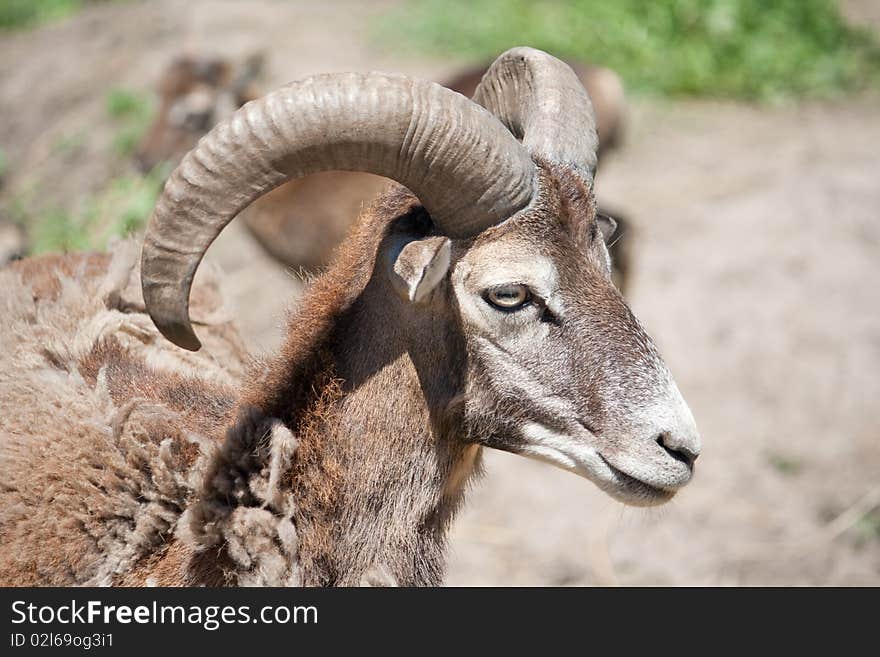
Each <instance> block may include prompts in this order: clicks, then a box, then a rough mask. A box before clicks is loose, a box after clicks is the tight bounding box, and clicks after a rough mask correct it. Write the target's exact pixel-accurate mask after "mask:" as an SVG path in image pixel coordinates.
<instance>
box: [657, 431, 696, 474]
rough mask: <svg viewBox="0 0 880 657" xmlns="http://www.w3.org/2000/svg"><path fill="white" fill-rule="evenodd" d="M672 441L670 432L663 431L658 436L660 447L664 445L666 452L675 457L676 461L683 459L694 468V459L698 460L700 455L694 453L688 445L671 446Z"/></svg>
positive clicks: (683, 461)
mask: <svg viewBox="0 0 880 657" xmlns="http://www.w3.org/2000/svg"><path fill="white" fill-rule="evenodd" d="M671 442H672V441H671V440H670V436H669V434H668V433H661V434H660V435H659V436H657V444H658V445H660V447H662V448H663V449H664V450H666V453H667V454H669V456H671V457H672V458H674V459H675V460H676V461H681V462H682V463H684V464H685V465H686V466H687V467H689V468H693V467H694V461H696V460H697V456H698V455H697V454H694V453H693V452H692V451H690V450H689V449H687V448H686V447H670V446H669V443H671Z"/></svg>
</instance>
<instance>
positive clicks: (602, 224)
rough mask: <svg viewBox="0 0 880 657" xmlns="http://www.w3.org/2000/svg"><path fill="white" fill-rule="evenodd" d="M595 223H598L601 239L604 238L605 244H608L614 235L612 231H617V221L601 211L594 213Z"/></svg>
mask: <svg viewBox="0 0 880 657" xmlns="http://www.w3.org/2000/svg"><path fill="white" fill-rule="evenodd" d="M596 223H597V224H598V225H599V232H600V233H602V239H604V240H605V244H608V243H609V240H610V239H611V238H612V237H614V233H616V232H617V221H616V220H614V219H612V218H611V217H609V216H608V215H607V214H605V213H603V212H598V213H596Z"/></svg>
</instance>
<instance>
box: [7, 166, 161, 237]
mask: <svg viewBox="0 0 880 657" xmlns="http://www.w3.org/2000/svg"><path fill="white" fill-rule="evenodd" d="M167 173H168V171H167V169H165V168H159V167H157V169H155V170H154V171H151V172H150V173H148V174H146V175H141V174H138V173H124V174H120V175H119V176H116V177H114V178H113V179H111V180H110V181H109V182H108V183H107V185H106V186H105V187H104V188H103V189H101V190H100V191H99V192H97V193H96V194H93V195H91V196H89V197H88V198H86V199H85V200H84V202H83V203H82V204H81V205H80V206H79V207H77V208H76V209H73V210H70V209H62V208H59V207H57V206H49V207H45V206H42V205H41V204H40V203H38V202H37V191H36V190H30V191H28V192H26V193H24V194H21V195H20V196H19V197H18V198H16V199H15V201H14V202H13V203H12V206H11V207H10V210H9V213H10V215H11V216H12V218H13V219H14V220H15V221H16V222H18V223H20V224H21V225H22V226H24V227H25V230H26V231H27V234H28V238H29V245H30V249H29V253H30V254H39V253H48V252H54V251H76V250H91V249H96V250H100V249H104V248H106V246H107V243H108V242H109V241H110V240H111V239H112V238H114V237H119V236H126V235H130V234H132V233H134V232H136V231H139V230H140V229H142V228H143V227H144V226H145V225H146V223H147V219H149V217H150V213H151V212H152V211H153V205H154V204H155V202H156V198H157V196H158V195H159V192H160V191H161V189H162V183H163V181H164V180H165V176H166V175H167Z"/></svg>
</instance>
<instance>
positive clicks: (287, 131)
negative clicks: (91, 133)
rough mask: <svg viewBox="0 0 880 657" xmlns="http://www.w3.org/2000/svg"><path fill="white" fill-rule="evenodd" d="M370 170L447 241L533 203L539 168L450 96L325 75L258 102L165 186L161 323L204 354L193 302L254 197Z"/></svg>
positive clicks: (158, 297) (149, 250) (370, 78)
mask: <svg viewBox="0 0 880 657" xmlns="http://www.w3.org/2000/svg"><path fill="white" fill-rule="evenodd" d="M329 170H348V171H365V172H369V173H374V174H378V175H381V176H386V177H388V178H391V179H393V180H396V181H398V182H399V183H401V184H403V185H404V186H406V187H407V188H409V189H410V190H411V191H412V192H413V193H414V194H415V195H416V196H417V197H418V198H419V200H420V201H421V203H422V204H423V205H424V206H425V208H426V209H427V210H428V212H429V213H430V215H431V217H432V219H433V221H434V223H435V224H436V226H437V227H438V229H439V230H441V231H443V232H444V233H446V234H447V235H449V236H450V237H467V236H471V235H474V234H476V233H479V232H480V231H482V230H483V229H485V228H486V227H488V226H491V225H494V224H497V223H500V222H501V221H504V220H505V219H507V218H508V217H510V216H511V215H513V214H514V213H516V212H517V211H518V210H520V209H522V208H523V207H525V206H526V205H528V204H529V202H530V201H531V200H532V197H533V196H534V194H535V186H536V169H535V165H534V163H533V162H532V160H531V158H530V156H529V154H528V152H527V151H526V149H524V148H523V147H522V145H521V144H519V143H518V142H517V140H516V139H515V138H514V137H513V136H512V135H511V134H510V132H509V131H508V130H507V128H505V127H504V125H502V124H501V122H499V121H498V119H497V118H495V117H494V116H493V115H492V114H491V113H489V112H488V111H486V110H485V109H483V108H482V107H480V106H479V105H477V104H476V103H474V102H472V101H470V100H468V99H467V98H465V97H464V96H461V95H460V94H457V93H455V92H453V91H450V90H449V89H445V88H444V87H441V86H440V85H437V84H434V83H431V82H424V81H419V80H413V79H411V78H408V77H405V76H401V75H391V74H383V73H370V74H356V73H344V74H331V75H320V76H315V77H312V78H308V79H305V80H302V81H300V82H294V83H291V84H289V85H287V86H285V87H282V88H281V89H278V90H276V91H274V92H272V93H270V94H268V95H267V96H264V97H263V98H260V99H258V100H255V101H253V102H251V103H248V104H247V105H245V106H244V107H242V108H241V109H239V110H238V111H237V112H236V113H235V114H234V115H233V116H232V117H230V118H229V119H228V120H227V121H225V122H223V123H221V124H219V125H217V126H216V127H215V128H214V129H213V130H212V131H211V132H210V133H208V134H207V135H206V136H205V137H203V138H202V140H201V141H200V142H199V143H198V145H197V146H196V147H195V148H194V149H193V150H192V151H191V152H189V153H188V154H187V155H186V157H184V159H183V161H182V162H181V163H180V165H179V166H178V167H177V169H176V170H175V171H174V172H173V173H172V174H171V176H170V177H169V179H168V181H167V182H166V183H165V187H164V189H163V192H162V195H161V196H160V198H159V200H158V201H157V204H156V208H155V210H154V211H153V215H152V217H151V219H150V222H149V225H148V227H147V232H146V235H145V237H144V247H143V254H142V269H141V271H142V274H141V284H142V287H143V291H144V300H145V301H146V306H147V310H148V312H149V313H150V316H151V317H152V318H153V322H154V323H155V324H156V326H157V328H158V329H159V331H161V333H162V334H163V335H164V336H165V337H166V338H168V339H169V340H171V341H172V342H174V343H175V344H177V345H179V346H181V347H183V348H185V349H191V350H197V349H199V347H200V346H201V345H200V343H199V340H198V338H196V336H195V333H194V332H193V329H192V326H191V324H190V320H189V294H190V288H191V286H192V281H193V277H194V276H195V273H196V269H197V268H198V265H199V263H200V262H201V259H202V257H203V256H204V254H205V251H207V249H208V247H209V246H210V244H211V242H213V241H214V239H215V238H216V237H217V235H218V234H219V233H220V231H221V230H222V229H223V228H224V227H225V226H226V224H228V223H229V222H230V221H231V220H232V219H233V218H234V217H235V216H236V215H237V214H238V213H239V212H240V211H241V210H243V209H244V208H245V207H247V206H248V205H249V204H250V203H251V202H253V201H254V200H255V199H256V198H258V197H260V196H262V195H263V194H265V193H267V192H269V191H270V190H272V189H274V188H275V187H277V186H278V185H281V184H283V183H285V182H287V181H288V180H291V179H293V178H298V177H301V176H305V175H308V174H310V173H315V172H318V171H329Z"/></svg>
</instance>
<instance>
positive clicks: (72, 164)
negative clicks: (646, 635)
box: [0, 0, 880, 585]
mask: <svg viewBox="0 0 880 657" xmlns="http://www.w3.org/2000/svg"><path fill="white" fill-rule="evenodd" d="M366 4H367V3H354V2H334V3H315V2H299V3H297V2H290V1H285V2H269V1H258V2H248V3H232V2H207V1H196V2H188V3H177V2H169V1H157V0H154V1H152V2H149V3H148V2H133V3H127V4H124V5H121V6H117V5H113V4H110V5H107V6H98V7H94V8H91V9H89V10H87V11H86V12H84V13H83V14H81V15H79V16H77V17H74V18H73V19H71V20H68V21H65V22H63V23H59V24H56V25H52V26H48V27H44V28H40V29H38V30H35V31H31V32H27V33H21V34H14V35H7V36H2V37H0V116H2V120H0V148H2V149H3V150H4V152H5V153H6V154H7V157H8V158H9V160H10V162H11V163H12V165H13V166H12V169H11V171H10V173H9V176H8V181H7V183H6V185H5V187H4V189H3V190H2V191H0V201H7V202H8V200H9V198H11V196H12V195H13V194H14V193H16V192H17V191H20V190H22V189H25V188H27V186H29V185H30V186H33V185H34V184H38V185H40V186H41V188H46V189H47V191H45V194H47V195H49V196H53V195H54V197H56V198H57V199H59V200H63V201H64V202H65V203H68V204H70V203H75V202H76V200H77V199H79V198H81V197H82V196H83V195H84V194H86V193H88V192H89V191H92V190H94V189H98V188H99V187H100V186H101V185H102V183H103V182H104V181H105V180H106V179H107V177H108V176H110V175H111V174H112V173H114V172H115V171H118V167H119V166H120V163H119V162H113V161H108V160H107V158H106V153H107V150H108V143H109V142H110V140H112V134H113V131H112V128H111V126H108V125H107V118H106V113H105V110H104V97H105V94H106V92H107V90H108V89H110V88H112V87H127V88H132V89H149V88H150V86H151V84H152V81H153V80H154V79H155V78H156V76H157V75H158V72H159V71H160V70H161V68H162V67H163V66H164V64H165V63H166V62H167V61H168V59H169V58H170V57H171V56H172V55H175V54H177V53H179V52H181V51H185V50H189V51H193V52H196V51H209V52H219V48H218V44H223V45H224V48H225V49H226V51H227V52H229V53H230V54H232V55H243V54H246V53H248V52H251V51H253V50H256V49H266V50H267V51H268V53H269V61H268V64H269V78H270V82H271V83H272V84H280V83H282V82H285V81H287V80H290V79H294V78H297V77H299V76H302V75H305V74H308V73H312V72H319V71H335V70H345V69H352V70H365V69H370V68H384V69H389V70H400V71H403V72H406V73H411V74H418V75H421V76H423V77H428V78H433V79H438V78H441V77H443V76H445V75H447V74H448V73H450V72H452V71H454V70H455V69H456V68H457V67H458V65H459V64H460V63H461V62H450V61H437V60H420V59H414V58H412V57H410V56H407V57H406V58H401V59H399V60H395V59H394V58H393V57H391V56H390V55H389V54H388V53H387V52H386V53H384V54H383V53H382V52H380V51H379V50H378V49H377V48H376V47H375V46H370V45H368V41H367V39H366V38H365V29H366V28H365V25H366V22H367V19H368V18H369V15H370V14H372V13H375V12H377V11H381V10H382V8H383V7H384V6H386V4H387V3H370V4H369V5H368V7H365V6H364V5H366ZM267 44H272V47H271V49H267ZM70 135H78V136H80V137H81V138H79V139H78V140H77V148H76V149H73V150H72V151H71V150H65V151H64V152H60V153H59V151H58V149H57V147H56V146H57V144H58V141H59V139H63V138H64V137H65V136H68V137H69V136H70ZM878 149H880V98H878V97H867V98H860V99H855V100H850V101H847V102H845V103H836V104H816V103H813V104H807V105H804V106H800V107H784V108H763V109H756V108H753V107H749V106H744V105H736V104H715V103H666V102H658V101H644V100H641V101H638V102H634V104H633V107H632V111H631V116H630V130H629V136H628V139H627V143H626V145H625V147H624V148H623V149H622V150H621V151H619V152H617V153H615V154H612V156H611V157H610V158H609V159H608V160H607V161H605V162H604V163H603V169H602V171H601V172H600V176H599V180H598V187H597V189H598V191H599V195H600V197H601V198H602V199H603V200H604V201H605V202H606V203H607V204H608V205H609V206H612V207H617V208H620V210H621V212H626V214H627V216H628V217H630V218H631V220H632V222H633V223H634V224H635V228H634V230H633V232H632V233H631V234H629V235H627V236H626V237H625V239H630V240H632V241H633V242H634V244H633V246H634V248H635V256H636V257H635V272H634V279H633V284H632V291H631V293H630V299H631V303H632V306H633V308H634V310H635V312H636V313H637V314H638V315H639V316H640V318H641V319H642V320H643V322H644V324H645V325H646V326H647V328H648V330H649V332H650V333H651V334H652V335H653V336H654V337H655V339H656V340H657V342H658V343H659V345H660V347H661V350H662V352H663V353H664V355H665V357H666V360H667V363H668V364H669V366H670V369H671V370H672V372H673V374H674V375H675V377H676V379H677V381H678V384H679V387H680V388H681V390H682V392H683V393H684V396H685V397H686V399H687V400H688V401H689V403H690V405H691V408H692V410H693V412H694V414H695V416H696V418H697V421H698V423H699V425H700V427H701V430H702V433H703V439H704V451H703V455H702V456H701V458H700V461H699V463H698V468H697V476H696V478H695V480H694V482H693V483H692V484H691V485H690V486H689V487H688V488H687V489H686V490H685V491H683V492H682V493H681V494H680V495H679V496H678V497H677V498H676V499H675V500H674V501H673V502H672V503H671V504H669V505H666V506H665V507H662V508H660V509H654V510H637V509H629V508H624V507H622V506H621V505H619V504H617V503H615V502H613V501H611V500H609V499H608V498H607V497H605V496H604V495H602V494H601V493H599V492H598V491H597V490H596V489H595V487H594V486H593V485H592V484H590V483H589V482H588V481H586V480H582V479H579V478H578V477H576V476H574V475H571V474H569V473H565V472H562V471H558V470H555V469H553V468H551V467H550V466H547V465H544V464H540V463H533V462H529V461H526V460H525V459H522V458H518V457H513V456H510V455H506V454H500V453H494V452H493V453H489V454H487V455H486V456H487V458H486V463H487V476H486V477H485V479H484V480H483V481H481V482H480V483H479V484H478V485H477V486H475V487H474V489H473V491H472V494H471V499H470V504H469V505H468V506H467V508H466V509H465V511H464V512H463V513H462V515H461V517H460V518H459V519H458V521H457V523H456V524H455V527H454V530H453V533H452V541H451V552H450V568H449V575H448V578H447V579H448V583H449V584H450V585H473V584H477V585H498V584H525V585H531V584H575V585H577V584H617V583H619V584H647V585H651V584H686V585H687V584H873V585H877V584H880V512H878V510H877V507H878V504H880V415H878V412H877V399H878V397H880V307H878V283H880V272H878V263H880V258H878V256H880V216H878V214H880V184H878V172H880V161H878V160H880V158H878ZM46 183H51V184H49V185H48V186H47V185H46ZM0 206H2V203H0ZM210 257H212V258H214V259H215V260H217V261H219V262H220V263H221V265H222V266H223V267H224V268H225V269H226V271H227V272H229V274H230V291H231V294H232V297H233V301H234V303H236V305H237V307H238V309H239V313H240V317H241V327H242V330H243V332H244V333H245V335H246V337H247V339H248V341H249V342H250V344H251V345H252V346H253V348H254V349H270V348H272V346H273V345H274V344H277V341H278V338H279V335H280V318H281V316H282V311H283V308H284V306H285V305H287V304H288V303H289V302H290V301H293V300H295V298H296V296H297V295H298V294H299V292H300V290H301V288H302V286H301V284H300V283H299V281H298V279H297V277H296V276H295V275H293V274H292V273H291V272H287V271H285V270H284V269H283V268H282V267H279V266H278V265H276V264H275V263H274V262H271V261H270V260H268V259H267V258H266V257H265V256H264V255H263V253H262V252H261V251H260V249H259V248H258V247H257V245H256V244H255V243H254V242H253V240H251V238H250V237H249V236H248V235H247V234H246V233H245V231H244V230H243V229H242V228H241V227H239V226H235V225H234V224H233V226H231V227H230V229H229V230H227V232H226V233H224V235H222V236H221V238H220V239H219V240H218V242H217V244H216V245H215V247H213V249H212V252H211V254H210Z"/></svg>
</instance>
